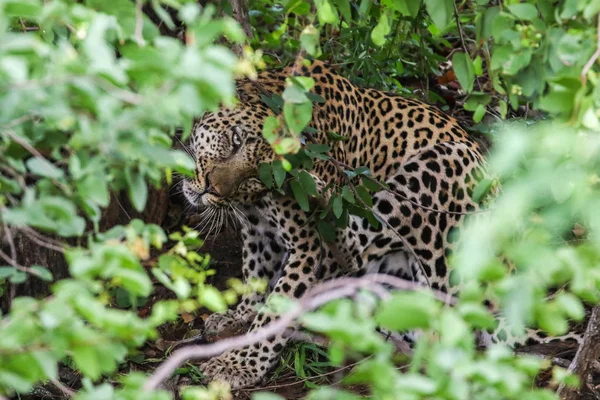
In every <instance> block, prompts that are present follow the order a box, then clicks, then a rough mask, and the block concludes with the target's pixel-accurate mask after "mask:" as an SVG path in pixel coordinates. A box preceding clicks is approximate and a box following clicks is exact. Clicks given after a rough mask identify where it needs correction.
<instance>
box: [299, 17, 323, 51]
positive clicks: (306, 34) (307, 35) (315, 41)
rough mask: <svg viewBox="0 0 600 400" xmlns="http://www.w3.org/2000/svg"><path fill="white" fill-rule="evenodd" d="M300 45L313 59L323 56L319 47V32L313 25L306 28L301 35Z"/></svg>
mask: <svg viewBox="0 0 600 400" xmlns="http://www.w3.org/2000/svg"><path fill="white" fill-rule="evenodd" d="M300 44H301V45H302V47H303V48H304V50H306V52H307V53H308V54H310V55H311V56H313V57H319V56H320V55H321V47H320V45H319V31H318V30H317V28H315V27H314V26H313V25H308V26H306V27H305V28H304V29H303V30H302V33H301V34H300Z"/></svg>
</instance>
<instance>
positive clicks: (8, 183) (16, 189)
mask: <svg viewBox="0 0 600 400" xmlns="http://www.w3.org/2000/svg"><path fill="white" fill-rule="evenodd" d="M0 193H11V194H19V193H21V186H20V185H19V183H18V182H17V181H16V180H14V179H10V178H7V177H4V176H0Z"/></svg>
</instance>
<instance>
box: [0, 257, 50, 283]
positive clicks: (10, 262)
mask: <svg viewBox="0 0 600 400" xmlns="http://www.w3.org/2000/svg"><path fill="white" fill-rule="evenodd" d="M0 258H2V259H3V260H4V261H6V262H7V263H8V265H10V266H11V267H13V268H15V269H17V270H19V271H21V272H25V273H26V274H30V275H33V276H37V277H38V278H40V279H43V276H42V274H40V273H39V272H38V271H36V270H35V269H31V268H29V267H24V266H22V265H21V264H19V263H17V261H16V260H15V259H13V258H12V257H10V256H9V255H8V254H6V253H5V252H3V251H2V250H0Z"/></svg>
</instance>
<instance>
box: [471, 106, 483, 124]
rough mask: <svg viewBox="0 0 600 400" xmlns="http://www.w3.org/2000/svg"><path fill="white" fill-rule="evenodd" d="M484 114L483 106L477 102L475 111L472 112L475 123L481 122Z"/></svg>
mask: <svg viewBox="0 0 600 400" xmlns="http://www.w3.org/2000/svg"><path fill="white" fill-rule="evenodd" d="M484 116H485V106H484V105H483V104H478V105H477V108H476V109H475V112H474V113H473V121H475V123H478V122H481V120H482V119H483V117H484Z"/></svg>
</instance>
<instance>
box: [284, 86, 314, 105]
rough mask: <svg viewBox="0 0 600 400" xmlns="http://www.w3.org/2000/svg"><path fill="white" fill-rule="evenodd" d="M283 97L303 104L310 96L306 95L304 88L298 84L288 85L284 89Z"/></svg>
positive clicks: (288, 100) (291, 101)
mask: <svg viewBox="0 0 600 400" xmlns="http://www.w3.org/2000/svg"><path fill="white" fill-rule="evenodd" d="M282 97H283V100H285V101H287V102H290V103H296V104H302V103H306V102H307V101H308V97H306V94H305V92H304V90H302V89H301V88H299V87H298V86H297V85H292V86H288V87H286V88H285V90H284V91H283V95H282Z"/></svg>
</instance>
